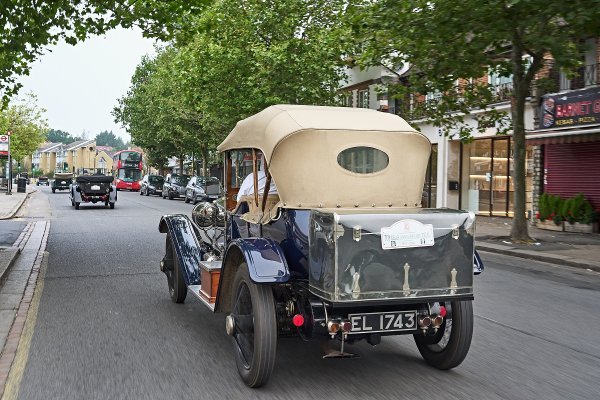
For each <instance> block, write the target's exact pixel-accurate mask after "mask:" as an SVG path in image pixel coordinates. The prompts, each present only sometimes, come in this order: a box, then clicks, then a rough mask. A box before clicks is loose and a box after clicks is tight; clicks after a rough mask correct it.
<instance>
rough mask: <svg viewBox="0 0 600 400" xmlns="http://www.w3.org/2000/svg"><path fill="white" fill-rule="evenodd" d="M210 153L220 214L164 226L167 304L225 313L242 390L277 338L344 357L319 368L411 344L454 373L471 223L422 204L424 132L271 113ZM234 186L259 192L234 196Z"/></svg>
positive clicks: (329, 116)
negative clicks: (219, 165)
mask: <svg viewBox="0 0 600 400" xmlns="http://www.w3.org/2000/svg"><path fill="white" fill-rule="evenodd" d="M218 150H219V151H220V152H222V153H224V166H225V170H224V176H225V177H226V180H225V182H224V186H225V188H224V189H225V195H226V197H225V198H226V201H225V204H224V206H221V205H220V204H219V203H217V202H212V203H209V202H201V203H199V204H198V205H196V206H195V207H194V209H193V211H192V217H191V219H190V218H189V217H188V216H186V215H181V214H179V215H165V216H163V217H162V218H161V220H160V222H159V231H160V232H162V233H166V246H165V256H164V257H163V259H162V261H161V263H160V269H161V271H163V272H164V273H165V275H166V277H167V283H168V288H169V294H170V297H171V299H172V301H173V302H175V303H182V302H184V301H185V299H186V296H187V293H188V292H190V293H192V294H193V295H194V296H196V297H197V298H199V299H200V301H201V302H202V303H203V304H205V305H206V306H207V307H208V308H209V309H211V310H212V311H213V312H219V313H225V314H226V315H227V316H226V318H225V331H226V333H227V334H228V335H229V336H230V337H231V341H232V344H233V349H234V351H233V353H234V358H235V362H236V366H237V370H238V372H239V375H240V377H241V379H242V380H243V381H244V382H245V383H246V385H248V386H250V387H258V386H261V385H264V384H265V383H267V381H268V380H269V378H270V376H271V374H272V372H273V366H274V365H275V357H276V349H277V340H278V337H296V338H300V339H302V341H307V340H311V339H317V338H324V339H329V340H331V341H332V342H334V343H336V342H337V343H339V350H331V351H329V352H327V353H326V354H325V356H324V357H325V358H347V357H353V356H355V355H354V354H351V353H349V352H348V351H347V348H346V347H345V344H346V343H354V342H357V341H360V340H365V341H366V342H367V343H369V344H371V345H377V344H378V343H380V342H381V340H383V339H384V338H385V337H386V336H392V335H411V336H413V337H414V340H415V343H416V346H417V348H418V350H419V352H420V353H421V355H422V356H423V358H424V359H425V361H426V362H427V363H428V364H430V365H431V366H433V367H435V368H438V369H442V370H447V369H451V368H454V367H457V366H458V365H460V364H461V363H462V361H463V360H464V359H465V357H466V355H467V352H468V351H469V348H470V344H471V338H472V334H473V308H472V300H473V281H474V279H473V276H474V273H473V271H474V268H475V266H474V261H475V251H474V237H475V215H474V214H473V213H470V212H466V211H459V210H451V209H424V208H421V207H420V201H421V192H422V190H423V183H424V177H425V172H426V169H427V163H428V160H429V156H430V151H431V145H430V142H429V140H428V139H427V138H426V137H425V136H424V135H422V134H420V133H419V132H417V131H416V130H415V129H413V128H412V127H411V126H410V125H409V124H408V123H406V122H405V121H404V120H403V119H402V118H400V117H398V116H396V115H393V114H388V113H380V112H377V111H373V110H367V109H355V108H341V107H339V108H338V107H318V106H291V105H278V106H271V107H269V108H267V109H265V110H263V111H262V112H260V113H258V114H256V115H254V116H251V117H249V118H247V119H245V120H243V121H240V122H238V123H237V125H236V127H235V128H234V129H233V131H232V132H231V133H230V134H229V136H227V138H226V139H225V140H224V142H223V143H221V145H220V146H219V147H218ZM299 154H300V155H301V156H298V155H299ZM261 160H262V161H263V162H264V164H265V165H264V167H263V168H261V167H260V163H261ZM290 160H294V162H293V163H291V162H290ZM259 173H262V174H259ZM259 175H262V177H264V179H262V177H259ZM254 176H256V177H257V178H256V179H254ZM248 177H250V179H244V178H248ZM261 180H262V181H263V183H262V184H261ZM272 180H275V183H276V184H277V185H276V191H277V192H276V193H274V192H273V191H271V185H270V183H271V181H272ZM243 181H244V182H246V183H248V182H249V183H252V182H253V183H254V184H253V185H252V186H251V188H250V190H247V189H246V187H244V188H243V189H244V190H243V191H242V193H241V194H239V196H238V191H240V190H241V189H240V186H241V183H242V182H243ZM246 183H244V186H246ZM477 261H478V262H479V263H480V262H481V260H480V259H479V258H478V257H477ZM482 268H483V265H482V264H481V265H478V266H477V269H478V270H480V271H481V270H482ZM299 343H301V341H299ZM361 349H364V347H363V348H361ZM405 361H406V362H412V360H411V359H410V358H408V359H406V360H405ZM335 368H337V369H340V368H351V366H347V367H343V366H341V365H338V366H336V367H335Z"/></svg>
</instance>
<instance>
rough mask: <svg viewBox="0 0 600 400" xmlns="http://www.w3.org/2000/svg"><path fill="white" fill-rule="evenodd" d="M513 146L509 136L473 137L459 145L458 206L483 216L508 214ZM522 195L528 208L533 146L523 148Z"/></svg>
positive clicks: (510, 201)
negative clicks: (471, 140)
mask: <svg viewBox="0 0 600 400" xmlns="http://www.w3.org/2000/svg"><path fill="white" fill-rule="evenodd" d="M513 165H514V163H513V145H512V138H511V137H510V136H503V137H489V138H483V139H477V140H474V141H473V142H471V143H469V144H461V171H462V173H461V177H462V178H461V181H462V182H461V183H462V184H461V187H462V190H461V196H460V207H461V208H463V209H467V210H470V211H473V212H475V213H476V214H479V215H486V216H504V217H512V216H513V211H514V205H513V201H514V200H513V198H514V197H513V194H514V182H513V176H512V175H513ZM526 165H527V170H526V177H525V198H526V209H527V210H531V202H532V188H533V147H532V146H527V149H526Z"/></svg>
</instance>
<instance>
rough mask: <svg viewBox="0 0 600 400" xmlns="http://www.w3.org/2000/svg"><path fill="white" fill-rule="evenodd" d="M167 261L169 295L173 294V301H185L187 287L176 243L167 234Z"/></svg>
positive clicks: (166, 271) (166, 272)
mask: <svg viewBox="0 0 600 400" xmlns="http://www.w3.org/2000/svg"><path fill="white" fill-rule="evenodd" d="M165 261H166V262H167V265H166V268H165V274H166V275H167V284H168V285H169V296H171V300H173V303H183V302H184V301H185V298H186V296H187V288H186V286H185V281H184V280H183V276H182V274H181V268H180V267H179V260H178V259H177V252H176V251H175V245H173V242H172V241H171V237H170V236H169V235H167V239H166V245H165Z"/></svg>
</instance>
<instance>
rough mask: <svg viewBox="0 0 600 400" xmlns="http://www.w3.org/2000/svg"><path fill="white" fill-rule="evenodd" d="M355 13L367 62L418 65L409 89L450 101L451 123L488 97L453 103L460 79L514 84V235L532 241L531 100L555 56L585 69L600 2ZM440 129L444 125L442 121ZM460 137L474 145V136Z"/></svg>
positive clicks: (379, 5)
mask: <svg viewBox="0 0 600 400" xmlns="http://www.w3.org/2000/svg"><path fill="white" fill-rule="evenodd" d="M352 13H353V16H354V20H353V22H354V26H355V32H356V33H357V37H358V39H359V40H358V41H359V45H360V49H361V50H360V53H361V55H360V60H361V62H363V63H364V64H366V65H373V64H377V65H381V64H385V65H390V66H398V65H402V64H403V63H408V64H410V66H411V69H412V73H411V74H410V78H409V79H410V83H409V85H410V86H411V87H412V88H413V89H414V90H415V91H417V92H419V93H426V92H433V91H438V92H439V93H443V94H444V96H442V101H441V102H440V103H438V104H437V105H436V107H437V108H439V109H440V110H441V111H442V113H443V114H444V115H445V116H446V118H447V120H448V122H450V123H454V124H456V123H457V121H458V122H460V118H459V119H456V118H450V114H451V113H450V111H452V110H457V109H459V108H458V107H460V104H459V103H460V102H461V101H462V100H461V98H462V99H464V98H465V97H468V95H469V94H471V95H472V97H471V99H480V100H479V101H480V108H485V105H486V104H485V99H486V98H487V97H488V96H486V95H481V94H482V93H485V88H483V87H481V86H478V85H474V86H471V87H469V86H467V87H465V88H464V89H463V91H462V92H460V93H459V94H460V96H451V95H450V93H452V92H453V90H454V85H455V82H456V80H457V79H459V78H463V79H470V78H473V79H476V78H479V77H481V76H483V75H484V74H485V73H487V72H488V69H489V68H492V69H495V70H496V71H498V72H499V73H500V74H501V75H502V76H507V77H508V76H511V77H512V83H513V85H512V86H513V89H512V93H511V117H512V118H511V121H510V123H511V127H512V135H513V140H514V175H513V179H514V187H515V191H514V218H513V224H512V228H511V233H510V234H511V237H512V239H513V240H515V241H530V240H531V239H530V237H529V233H528V229H527V220H526V216H525V126H524V110H525V102H526V97H527V96H528V93H529V90H530V88H531V86H532V83H533V82H534V80H535V77H536V75H537V74H538V73H539V72H540V71H541V70H542V68H543V67H544V59H545V57H547V56H548V55H551V56H552V57H553V58H554V59H555V60H556V62H557V63H558V64H559V65H561V66H562V67H563V68H565V69H566V70H568V69H569V68H573V67H575V66H577V65H578V64H579V60H581V59H582V46H581V42H580V39H583V38H586V37H588V36H596V35H598V34H600V24H598V22H597V21H598V19H599V18H600V0H586V1H573V2H570V3H569V6H568V7H565V4H564V2H561V1H557V0H550V1H548V0H543V1H542V0H528V1H524V0H495V1H488V2H480V1H475V0H444V1H441V0H440V1H435V0H434V1H430V0H407V1H402V2H399V1H394V0H381V1H377V2H370V1H369V2H365V3H364V4H361V5H360V6H357V7H354V8H352ZM454 92H455V93H456V91H454ZM465 93H466V94H465ZM453 97H454V100H452V98H453ZM457 99H458V100H457ZM474 104H475V102H472V103H471V106H473V105H474ZM459 114H460V113H455V114H454V117H456V116H459ZM433 122H434V123H437V124H440V125H444V120H443V119H442V118H440V114H439V113H438V114H437V117H434V119H433ZM460 129H461V134H462V135H463V136H464V137H468V129H467V128H465V127H464V126H463V127H460Z"/></svg>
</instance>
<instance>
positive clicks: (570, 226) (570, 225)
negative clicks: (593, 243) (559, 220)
mask: <svg viewBox="0 0 600 400" xmlns="http://www.w3.org/2000/svg"><path fill="white" fill-rule="evenodd" d="M562 217H563V218H564V220H565V221H566V222H567V223H565V224H564V230H565V232H580V233H592V232H597V230H598V227H597V225H598V222H597V220H598V213H597V212H596V211H595V210H594V208H593V207H592V205H591V204H590V202H589V201H587V199H586V198H585V197H584V195H583V193H579V194H577V196H575V197H573V198H570V199H567V200H566V201H565V202H564V203H563V206H562Z"/></svg>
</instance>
